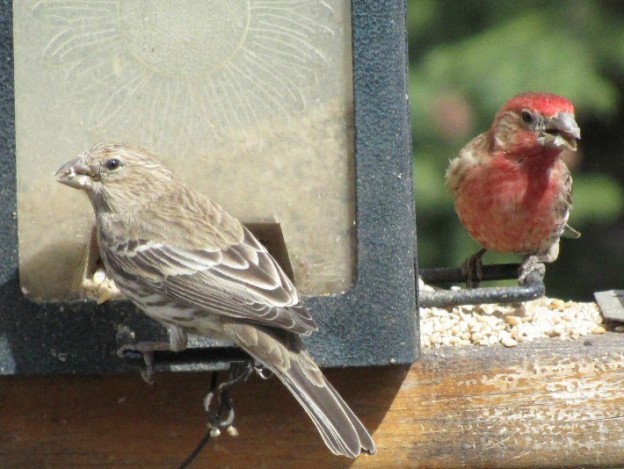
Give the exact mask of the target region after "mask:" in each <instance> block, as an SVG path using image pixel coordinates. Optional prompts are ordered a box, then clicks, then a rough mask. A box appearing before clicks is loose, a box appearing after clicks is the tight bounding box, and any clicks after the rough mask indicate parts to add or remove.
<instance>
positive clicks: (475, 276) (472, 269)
mask: <svg viewBox="0 0 624 469" xmlns="http://www.w3.org/2000/svg"><path fill="white" fill-rule="evenodd" d="M485 251H486V249H481V250H480V251H479V252H476V253H475V254H473V255H472V256H470V257H469V258H468V259H466V260H465V261H464V263H463V264H462V272H463V274H464V276H465V277H466V287H467V288H477V287H478V286H479V285H480V284H481V281H482V280H483V255H484V254H485Z"/></svg>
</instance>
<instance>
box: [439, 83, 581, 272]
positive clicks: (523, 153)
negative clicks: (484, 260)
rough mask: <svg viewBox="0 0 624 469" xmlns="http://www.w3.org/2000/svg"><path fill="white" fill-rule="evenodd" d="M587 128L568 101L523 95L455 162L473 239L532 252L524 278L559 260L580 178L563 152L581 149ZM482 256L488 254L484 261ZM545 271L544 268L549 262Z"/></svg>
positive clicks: (451, 177)
mask: <svg viewBox="0 0 624 469" xmlns="http://www.w3.org/2000/svg"><path fill="white" fill-rule="evenodd" d="M580 138H581V131H580V129H579V126H578V125H577V123H576V120H575V118H574V107H573V106H572V103H570V102H569V101H568V100H566V99H564V98H562V97H560V96H557V95H554V94H547V93H523V94H520V95H517V96H515V97H513V98H511V99H510V100H509V101H507V102H506V103H505V104H504V105H503V107H502V108H501V109H500V111H498V113H497V114H496V116H495V118H494V122H493V123H492V126H491V127H490V129H489V130H487V131H486V132H484V133H482V134H481V135H479V136H477V137H476V138H474V139H473V140H472V141H470V142H469V143H468V144H467V145H466V146H465V147H464V148H462V149H461V150H460V152H459V155H458V156H457V157H456V158H455V159H453V160H452V161H451V164H450V166H449V168H448V170H447V172H446V185H447V188H448V190H449V191H450V192H451V194H452V196H453V198H454V200H455V210H456V212H457V214H458V216H459V219H460V220H461V222H462V223H463V225H464V226H465V227H466V229H467V230H468V233H469V234H470V236H471V237H472V238H473V239H474V240H475V241H477V243H479V244H480V245H481V246H482V247H483V248H484V250H482V251H481V252H480V253H478V254H477V255H476V256H480V255H483V252H485V250H486V249H487V250H492V251H498V252H503V253H518V254H525V255H528V256H529V258H528V259H527V261H528V260H533V261H534V262H527V261H525V263H524V264H523V267H522V268H521V273H520V280H521V281H522V280H523V279H524V278H525V277H526V275H528V274H529V273H530V272H529V270H530V269H531V268H534V267H535V264H536V263H538V262H553V261H554V260H556V259H557V256H558V255H559V238H561V236H562V235H564V234H566V235H569V236H570V237H578V236H579V234H578V232H576V231H575V230H573V229H572V228H570V227H569V226H568V225H567V222H568V217H569V215H570V209H571V207H572V177H571V176H570V171H569V170H568V168H567V167H566V165H565V163H564V162H563V161H562V160H561V158H560V155H561V152H562V151H563V150H564V149H569V150H572V151H576V148H577V141H578V140H579V139H580ZM479 259H480V257H479ZM542 267H543V265H542Z"/></svg>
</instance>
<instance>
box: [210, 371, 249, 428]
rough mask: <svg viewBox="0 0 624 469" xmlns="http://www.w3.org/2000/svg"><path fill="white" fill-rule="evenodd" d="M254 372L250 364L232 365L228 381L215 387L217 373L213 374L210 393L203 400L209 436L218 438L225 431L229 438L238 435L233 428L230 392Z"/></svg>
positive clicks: (232, 408)
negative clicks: (214, 401)
mask: <svg viewBox="0 0 624 469" xmlns="http://www.w3.org/2000/svg"><path fill="white" fill-rule="evenodd" d="M254 370H255V366H254V365H253V364H252V363H251V362H244V363H232V365H231V366H230V374H229V377H228V380H227V381H224V382H223V383H221V384H219V385H217V381H218V374H219V373H218V372H217V371H215V372H213V374H212V380H211V383H210V391H208V394H206V397H205V398H204V409H205V410H206V412H207V413H208V415H209V418H208V428H209V429H210V435H211V436H213V437H215V436H219V435H220V434H221V431H222V430H225V431H227V432H228V433H229V434H230V436H237V435H238V431H237V430H236V428H234V426H233V423H234V405H233V401H232V398H231V397H230V391H231V389H232V387H233V386H234V385H235V384H237V383H240V382H243V381H247V378H249V376H250V375H251V373H252V372H253V371H254ZM215 396H217V408H216V410H215V411H214V412H213V411H211V404H212V400H213V398H214V397H215Z"/></svg>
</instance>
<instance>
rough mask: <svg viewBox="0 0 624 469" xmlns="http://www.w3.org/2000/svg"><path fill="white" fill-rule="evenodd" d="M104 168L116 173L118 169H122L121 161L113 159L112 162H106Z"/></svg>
mask: <svg viewBox="0 0 624 469" xmlns="http://www.w3.org/2000/svg"><path fill="white" fill-rule="evenodd" d="M104 167H105V168H106V169H108V170H109V171H115V170H116V169H119V168H120V167H121V161H119V160H118V159H117V158H111V159H110V160H106V161H105V162H104Z"/></svg>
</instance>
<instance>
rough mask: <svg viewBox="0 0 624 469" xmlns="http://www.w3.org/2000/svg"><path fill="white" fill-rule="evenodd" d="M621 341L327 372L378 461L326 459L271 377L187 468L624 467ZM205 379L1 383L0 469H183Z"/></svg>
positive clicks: (199, 429)
mask: <svg viewBox="0 0 624 469" xmlns="http://www.w3.org/2000/svg"><path fill="white" fill-rule="evenodd" d="M623 345H624V336H622V335H618V334H616V333H608V334H605V335H603V336H591V337H589V338H584V339H581V340H579V341H575V342H560V341H557V340H548V341H541V342H533V343H530V344H524V345H522V346H519V347H516V348H513V349H504V348H500V347H490V348H483V347H469V348H461V349H451V348H444V349H437V350H430V351H427V352H426V353H425V354H424V356H423V358H422V359H421V360H420V361H419V362H418V363H416V364H415V365H413V366H412V367H411V368H410V369H407V368H402V367H387V368H365V369H349V370H328V371H327V375H328V377H329V378H330V380H331V381H332V382H333V383H334V384H335V386H336V388H338V389H339V390H340V392H341V393H342V394H343V396H344V397H345V399H346V400H347V401H348V402H349V403H350V404H351V405H352V407H353V409H354V410H355V412H356V413H357V414H358V415H359V416H360V417H361V418H362V420H363V421H364V423H365V425H366V426H367V427H368V428H369V429H371V430H372V431H373V432H374V438H375V440H376V442H377V445H378V454H377V455H376V456H374V457H368V456H364V457H360V458H359V459H358V460H356V461H355V463H353V461H351V460H348V459H346V458H340V457H335V456H333V455H331V454H330V453H329V452H328V451H326V449H325V447H324V445H323V444H322V442H321V440H320V438H319V437H318V435H317V434H316V431H315V429H314V427H313V426H312V424H311V423H310V422H309V420H308V419H307V417H306V415H305V414H304V413H303V411H302V410H301V409H300V408H299V407H298V405H297V404H296V402H295V401H294V399H292V398H291V397H290V396H289V394H288V393H287V391H286V390H285V389H284V388H283V387H282V386H281V385H280V383H279V382H277V381H276V380H275V379H272V380H268V381H263V380H261V379H259V378H254V379H252V380H250V381H249V382H248V383H246V384H244V385H242V386H239V387H238V388H236V390H235V391H234V398H235V408H236V411H237V417H236V422H237V425H236V426H237V428H238V430H239V432H240V436H239V437H237V438H231V437H229V436H227V435H222V436H221V437H219V438H218V439H213V440H211V441H210V442H209V444H208V447H207V448H205V449H204V451H203V452H202V453H201V454H200V456H199V457H198V459H197V460H196V461H195V463H194V464H193V465H191V467H193V468H199V467H247V468H250V467H254V468H255V467H315V468H320V467H354V468H360V467H527V466H532V467H562V466H575V467H578V466H585V467H587V466H591V467H617V466H624V348H623ZM208 383H209V377H208V375H206V374H167V375H157V376H156V383H155V384H154V385H153V386H151V387H150V386H148V385H146V384H145V383H144V382H143V381H142V380H141V379H140V378H139V377H138V376H132V375H131V376H101V377H50V378H45V377H44V378H42V377H4V378H1V379H0V467H29V468H31V467H33V468H34V467H93V466H104V467H122V466H123V467H163V468H174V467H177V466H178V465H179V464H180V463H181V462H182V461H183V460H184V458H185V457H186V456H187V455H188V454H189V453H190V452H191V450H192V449H193V447H194V446H195V444H196V443H197V441H199V439H200V438H201V437H202V435H203V433H204V428H205V427H204V424H205V417H204V415H203V410H202V398H203V395H204V393H205V391H206V389H207V386H208Z"/></svg>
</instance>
